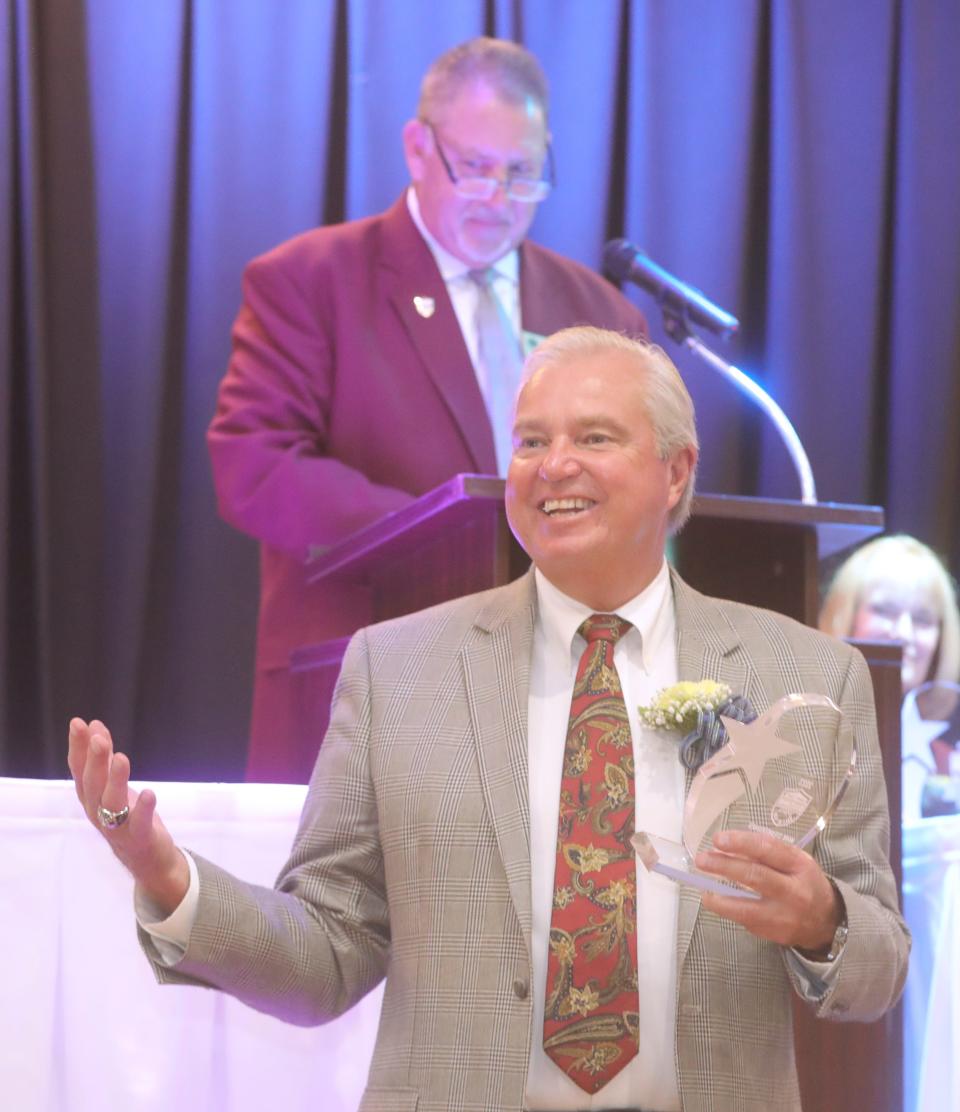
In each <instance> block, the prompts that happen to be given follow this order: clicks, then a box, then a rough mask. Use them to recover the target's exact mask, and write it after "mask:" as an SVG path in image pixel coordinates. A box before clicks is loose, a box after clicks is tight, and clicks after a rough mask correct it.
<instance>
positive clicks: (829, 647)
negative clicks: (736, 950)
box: [673, 573, 863, 667]
mask: <svg viewBox="0 0 960 1112" xmlns="http://www.w3.org/2000/svg"><path fill="white" fill-rule="evenodd" d="M673 582H674V591H675V592H676V593H678V594H679V596H680V598H681V599H682V600H683V602H682V607H683V610H684V613H685V616H686V617H687V618H688V620H690V621H692V622H693V624H694V625H697V626H699V627H700V628H701V630H702V631H703V632H704V633H707V632H712V633H716V631H717V630H718V628H721V629H722V628H726V629H727V630H728V631H729V633H730V635H731V637H733V638H735V639H736V640H738V641H740V642H745V643H751V642H753V641H755V639H756V638H757V637H758V636H759V637H761V638H763V639H765V640H770V639H774V640H778V641H783V642H785V643H788V644H790V645H791V646H793V649H794V652H796V653H797V654H798V655H816V656H819V655H826V656H829V657H832V658H834V659H835V660H836V661H837V662H838V663H839V664H842V665H843V666H844V667H849V665H850V662H851V661H853V660H862V659H863V656H862V654H861V653H860V651H859V650H858V649H856V648H854V646H853V645H849V644H847V643H846V642H845V641H841V640H840V639H839V638H836V637H831V636H830V635H829V634H826V633H821V632H820V630H818V629H814V628H813V627H812V626H808V625H804V623H803V622H798V621H797V620H796V619H795V618H790V617H788V616H787V615H786V614H781V613H779V612H778V611H776V610H767V609H765V608H764V607H762V606H752V605H750V604H749V603H744V602H734V601H733V600H732V599H724V598H718V597H716V596H714V595H706V594H703V593H702V592H700V591H697V590H696V589H695V588H693V587H691V586H690V585H689V584H688V583H686V582H685V581H684V580H682V579H681V578H680V577H679V576H678V575H677V574H676V573H674V575H673Z"/></svg>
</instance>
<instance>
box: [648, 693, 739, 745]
mask: <svg viewBox="0 0 960 1112" xmlns="http://www.w3.org/2000/svg"><path fill="white" fill-rule="evenodd" d="M730 695H731V691H730V688H729V687H728V686H727V685H726V684H725V683H717V681H716V680H699V681H697V682H696V683H693V682H691V681H684V682H683V683H675V684H674V685H673V686H672V687H665V688H664V689H663V690H662V691H658V692H657V694H656V697H655V698H654V700H653V702H652V703H650V704H649V706H645V707H639V708H638V709H639V711H640V721H641V722H642V723H643V724H644V725H645V726H651V727H653V729H655V730H675V731H676V732H677V733H681V734H688V733H689V732H690V731H691V730H693V729H695V728H696V725H697V721H698V718H699V716H700V715H702V714H703V712H704V711H707V710H713V711H715V710H717V709H718V708H719V707H722V706H723V704H724V703H725V702H726V701H727V700H728V699H729V698H730Z"/></svg>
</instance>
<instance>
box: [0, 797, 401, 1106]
mask: <svg viewBox="0 0 960 1112" xmlns="http://www.w3.org/2000/svg"><path fill="white" fill-rule="evenodd" d="M151 787H153V788H154V789H155V790H156V793H157V796H158V798H159V811H160V813H161V814H162V816H163V817H164V819H165V821H166V822H167V825H168V826H169V827H170V829H171V830H172V832H173V835H174V837H175V838H176V839H177V841H178V842H180V843H181V844H182V845H184V846H187V847H189V848H191V849H195V850H196V851H197V852H198V853H202V854H203V855H204V856H209V857H210V858H211V859H213V860H215V861H217V862H218V864H221V865H224V866H225V867H227V868H229V869H231V870H233V871H234V872H236V873H237V874H238V875H240V876H243V877H244V878H245V879H248V880H252V881H256V882H260V883H266V884H272V883H273V880H274V879H275V876H276V873H277V872H278V871H279V869H280V867H281V865H282V864H283V862H284V860H285V859H286V855H287V851H288V849H289V847H290V843H291V841H292V838H293V833H294V830H295V828H296V821H297V817H298V815H299V813H300V807H301V804H302V801H303V796H304V792H305V789H304V788H303V787H293V786H275V785H261V784H174V783H169V784H168V783H163V784H152V785H151ZM0 893H2V899H0V953H2V955H3V957H2V961H3V970H2V975H0V1017H2V1025H3V1026H2V1037H0V1107H2V1108H4V1109H11V1110H14V1109H15V1110H16V1112H102V1110H103V1109H105V1108H106V1109H123V1110H129V1112H154V1110H156V1112H171V1110H173V1109H177V1110H184V1112H192V1110H194V1109H198V1110H199V1109H204V1110H214V1109H215V1110H216V1112H247V1110H249V1112H263V1110H264V1109H271V1108H276V1109H283V1110H284V1112H298V1110H300V1109H302V1110H304V1112H307V1110H309V1112H320V1110H322V1112H354V1110H355V1109H356V1108H357V1105H358V1103H359V1101H360V1096H361V1094H362V1092H363V1087H364V1084H365V1081H366V1075H367V1069H368V1067H369V1063H370V1056H371V1052H372V1049H373V1041H374V1038H375V1035H376V1026H377V1021H378V1017H379V1011H380V997H381V993H380V991H379V990H378V991H376V992H374V993H371V994H370V996H368V997H367V998H366V999H365V1000H363V1001H361V1003H360V1004H358V1005H357V1006H356V1007H355V1008H354V1009H353V1010H352V1011H351V1012H349V1013H348V1014H347V1015H345V1016H342V1017H341V1018H340V1019H339V1020H337V1021H336V1022H334V1023H331V1024H327V1025H326V1026H324V1027H319V1028H313V1029H303V1028H298V1027H291V1026H288V1025H287V1024H284V1023H281V1022H279V1021H278V1020H275V1019H272V1018H270V1017H268V1016H263V1015H260V1014H259V1013H258V1012H255V1011H253V1010H251V1009H250V1008H247V1007H244V1006H243V1005H242V1004H239V1003H237V1001H235V1000H232V999H230V998H229V997H227V996H225V995H223V994H222V993H219V992H213V991H210V990H207V989H200V988H181V987H174V986H166V987H160V986H159V985H157V983H156V981H155V980H154V978H153V974H152V972H151V971H150V968H149V966H148V965H147V963H146V960H145V959H144V957H143V956H142V954H141V952H140V948H139V945H138V944H137V939H136V934H135V930H134V917H133V906H132V882H131V880H130V879H129V877H128V875H127V874H126V872H125V871H124V870H123V868H122V867H121V866H120V865H119V864H118V863H117V862H116V861H115V860H114V858H113V856H112V855H111V854H110V852H109V850H108V849H107V847H106V846H105V845H104V844H103V843H102V841H101V839H100V838H99V835H98V834H97V833H96V831H95V830H94V829H93V828H92V827H91V826H90V824H89V823H88V822H87V820H86V818H85V817H84V815H83V812H82V811H81V809H80V804H79V803H78V802H77V799H76V796H75V795H74V792H73V786H72V784H71V783H69V782H63V781H44V780H11V779H2V778H0Z"/></svg>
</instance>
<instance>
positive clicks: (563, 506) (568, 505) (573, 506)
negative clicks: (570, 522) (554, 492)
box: [541, 498, 590, 514]
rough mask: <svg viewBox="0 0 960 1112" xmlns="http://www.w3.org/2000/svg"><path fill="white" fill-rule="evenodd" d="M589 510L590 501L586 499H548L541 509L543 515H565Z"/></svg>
mask: <svg viewBox="0 0 960 1112" xmlns="http://www.w3.org/2000/svg"><path fill="white" fill-rule="evenodd" d="M589 508H590V501H589V499H587V498H549V499H547V501H546V502H544V503H543V506H542V507H541V509H542V510H543V512H544V513H545V514H556V513H567V512H570V511H572V510H587V509H589Z"/></svg>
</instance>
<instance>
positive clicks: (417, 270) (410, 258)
mask: <svg viewBox="0 0 960 1112" xmlns="http://www.w3.org/2000/svg"><path fill="white" fill-rule="evenodd" d="M380 267H381V272H382V276H383V282H384V292H385V294H386V296H387V299H388V300H389V301H390V303H391V304H392V306H393V308H394V311H395V312H396V314H397V316H398V317H399V318H400V322H401V324H402V325H403V328H404V331H405V332H406V334H407V336H408V338H409V340H410V343H411V344H412V345H413V347H414V349H415V350H416V352H417V355H418V356H419V358H420V361H421V363H422V364H423V367H424V368H425V370H426V372H427V374H428V375H429V377H430V379H431V381H432V382H433V384H434V386H435V387H436V389H437V392H438V393H439V395H440V396H441V398H442V399H443V401H444V403H445V405H446V407H447V409H448V410H449V412H450V416H451V418H452V420H453V422H454V424H455V425H456V426H457V428H458V429H459V431H460V435H461V437H462V438H463V442H464V445H465V446H466V449H467V452H468V453H469V454H470V456H472V458H473V461H474V465H475V467H476V469H477V471H479V472H481V473H483V474H490V475H495V474H496V473H497V463H496V452H495V449H494V445H493V433H492V432H491V430H490V421H489V418H488V416H487V410H486V406H485V405H484V402H483V396H482V395H481V393H480V387H479V385H478V384H477V376H476V374H475V373H474V370H473V365H472V364H471V362H470V356H469V355H468V353H467V348H466V345H465V344H464V342H463V334H462V333H461V331H460V324H459V322H458V321H457V315H456V313H455V312H454V311H453V305H452V303H451V301H450V296H449V294H448V293H447V287H446V285H445V283H444V281H443V279H442V278H441V277H440V272H439V270H437V264H436V263H435V262H434V260H433V256H432V255H431V254H430V249H429V247H427V245H426V243H425V242H424V239H423V237H422V236H421V235H420V233H419V231H418V230H417V227H416V225H415V224H414V223H413V220H412V219H411V217H410V213H409V211H408V210H407V202H406V196H402V197H401V198H400V199H399V200H398V201H397V202H396V203H395V204H394V205H393V207H392V208H391V209H390V210H389V211H388V212H387V214H386V215H385V217H384V223H383V239H382V249H381V257H380Z"/></svg>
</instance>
